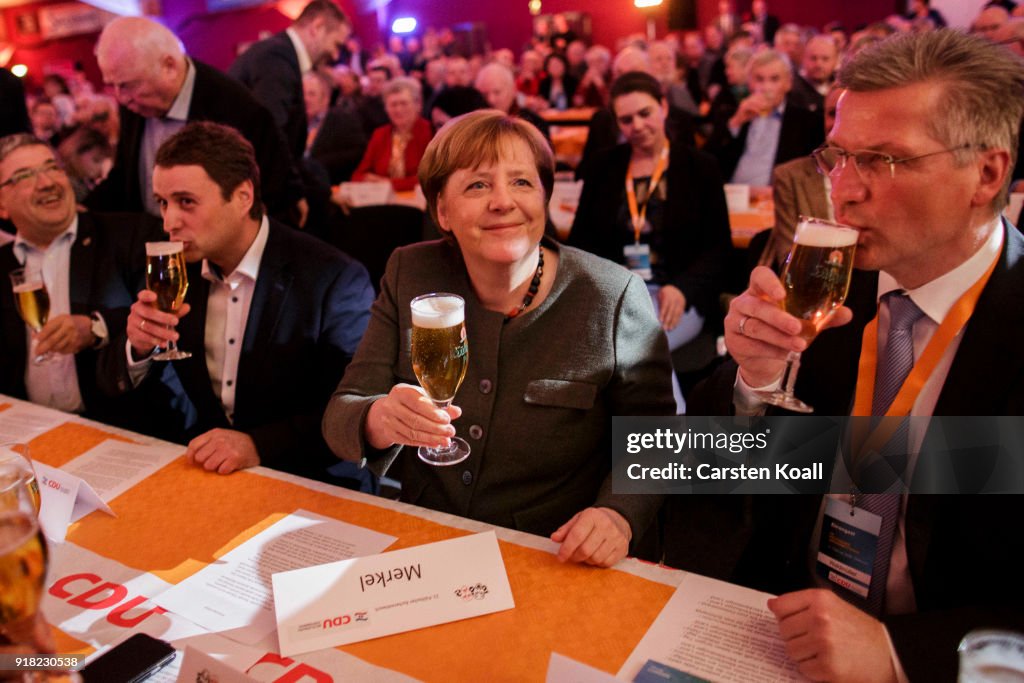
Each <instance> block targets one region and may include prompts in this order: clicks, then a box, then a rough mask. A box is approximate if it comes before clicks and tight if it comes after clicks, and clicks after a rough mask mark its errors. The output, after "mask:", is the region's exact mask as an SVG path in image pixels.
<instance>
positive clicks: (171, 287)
mask: <svg viewBox="0 0 1024 683" xmlns="http://www.w3.org/2000/svg"><path fill="white" fill-rule="evenodd" d="M146 289H149V290H150V291H152V292H153V293H154V294H156V307H157V308H158V309H160V310H161V311H163V312H164V313H173V312H175V311H176V310H178V309H179V308H180V307H181V304H182V302H183V301H184V300H185V292H187V291H188V273H186V272H185V252H184V248H183V245H182V243H181V242H146ZM191 357H192V354H191V353H189V352H188V351H179V350H178V345H177V344H176V343H175V342H174V341H173V340H172V341H169V342H167V350H166V351H160V352H159V353H157V354H156V355H154V356H153V360H181V359H183V358H191Z"/></svg>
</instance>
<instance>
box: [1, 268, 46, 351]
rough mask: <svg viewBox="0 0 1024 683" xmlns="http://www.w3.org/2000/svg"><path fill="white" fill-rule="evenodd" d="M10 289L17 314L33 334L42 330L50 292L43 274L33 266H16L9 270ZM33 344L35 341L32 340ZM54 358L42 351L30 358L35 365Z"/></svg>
mask: <svg viewBox="0 0 1024 683" xmlns="http://www.w3.org/2000/svg"><path fill="white" fill-rule="evenodd" d="M11 290H12V291H13V292H14V305H15V307H16V308H17V309H18V315H20V316H21V319H22V320H24V321H25V324H26V325H28V327H29V329H30V330H32V332H34V333H35V334H39V332H41V331H42V329H43V325H45V324H46V321H47V320H48V319H49V318H50V294H49V292H47V291H46V283H45V282H44V281H43V274H42V272H40V271H39V270H36V269H34V268H17V269H16V270H12V271H11ZM32 345H33V346H34V345H35V341H33V342H32ZM52 360H54V357H53V354H51V353H44V354H42V355H37V356H35V357H34V358H33V359H32V362H33V363H34V364H36V365H42V364H43V363H48V362H50V361H52Z"/></svg>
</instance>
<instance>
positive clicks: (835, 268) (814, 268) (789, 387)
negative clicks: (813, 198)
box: [757, 217, 857, 413]
mask: <svg viewBox="0 0 1024 683" xmlns="http://www.w3.org/2000/svg"><path fill="white" fill-rule="evenodd" d="M856 248H857V231H856V230H855V229H853V228H850V227H847V226H844V225H838V224H836V223H830V222H828V221H823V220H820V219H818V218H804V217H801V218H800V223H799V224H798V225H797V228H796V235H795V236H794V238H793V248H792V249H791V250H790V252H789V256H787V257H786V263H785V265H784V266H783V268H782V276H781V279H782V285H783V287H785V288H786V299H785V301H784V302H783V304H782V307H783V309H784V310H785V311H786V313H789V314H790V315H793V316H795V317H796V318H799V319H800V324H801V325H802V326H803V329H802V330H801V331H800V336H801V337H803V338H804V339H805V340H807V343H808V344H810V343H811V342H812V341H813V340H814V338H815V337H816V336H817V334H818V332H820V331H821V329H822V328H823V327H824V326H825V324H826V323H827V322H828V321H829V319H830V318H831V317H832V314H833V313H835V312H836V310H837V309H838V308H839V307H840V306H842V305H843V302H844V301H846V293H847V291H849V289H850V277H851V276H852V275H853V253H854V250H855V249H856ZM799 369H800V354H799V353H796V352H795V351H790V353H789V355H788V356H787V357H786V372H785V374H784V375H783V376H782V385H781V387H780V388H779V389H776V390H775V391H759V392H757V395H758V398H760V399H761V400H762V401H764V402H765V403H769V404H771V405H773V406H779V407H780V408H785V409H787V410H792V411H794V412H797V413H813V412H814V409H813V408H812V407H811V406H809V405H807V404H806V403H804V402H803V401H801V400H800V399H798V398H797V397H796V396H794V395H793V387H794V385H795V384H796V374H797V371H798V370H799Z"/></svg>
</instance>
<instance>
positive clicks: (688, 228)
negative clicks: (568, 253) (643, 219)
mask: <svg viewBox="0 0 1024 683" xmlns="http://www.w3.org/2000/svg"><path fill="white" fill-rule="evenodd" d="M671 149H672V152H671V158H670V159H669V166H668V171H667V180H668V197H667V202H666V205H665V213H664V219H663V225H664V230H665V245H666V248H665V249H664V250H663V252H664V253H662V257H663V258H664V259H665V261H666V263H665V264H664V266H665V270H666V271H667V277H668V279H667V281H666V282H663V283H659V284H672V285H675V286H676V287H678V288H679V289H680V290H682V292H683V294H685V295H686V300H687V304H688V305H691V306H696V307H697V308H698V309H699V310H700V312H701V313H702V314H703V315H705V316H708V315H709V314H712V313H714V312H715V311H716V310H717V301H718V294H719V292H721V291H722V290H723V289H724V287H725V283H726V276H727V267H728V264H729V259H730V256H731V253H732V238H731V236H730V232H729V213H728V210H727V209H726V205H725V194H724V192H723V191H722V178H721V176H720V175H719V174H718V164H717V163H715V160H714V158H712V157H711V156H710V155H707V154H704V153H703V152H698V151H696V150H693V149H690V148H689V147H686V146H684V145H672V148H671ZM630 156H631V148H630V146H629V145H628V144H622V145H618V146H616V147H613V148H612V149H611V150H608V151H607V152H605V153H603V154H601V155H600V156H598V157H597V158H596V159H595V163H594V166H593V167H592V169H591V172H590V174H589V175H588V176H587V177H586V179H585V180H584V182H583V193H582V194H581V195H580V203H579V207H578V208H577V210H576V218H575V220H574V221H573V226H572V232H570V233H569V240H568V243H569V244H570V245H571V246H574V247H579V248H580V249H584V250H586V251H589V252H591V253H594V254H597V255H598V256H602V257H604V258H606V259H608V260H610V261H615V262H616V263H623V262H624V260H623V255H622V247H623V245H625V244H628V243H631V242H632V241H633V235H632V233H630V232H629V231H628V230H627V229H626V226H624V225H622V224H621V223H620V221H619V220H618V218H619V215H620V213H621V209H622V207H623V206H624V202H625V179H626V172H627V170H628V169H629V160H630Z"/></svg>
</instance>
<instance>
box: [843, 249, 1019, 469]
mask: <svg viewBox="0 0 1024 683" xmlns="http://www.w3.org/2000/svg"><path fill="white" fill-rule="evenodd" d="M998 262H999V255H998V254H997V255H996V258H995V259H994V260H993V261H992V263H991V265H989V267H988V269H987V270H986V271H985V273H984V274H983V275H982V276H981V278H980V279H979V280H978V281H977V282H975V283H974V284H973V285H972V286H971V288H970V289H968V290H967V291H966V292H964V294H963V295H962V296H961V297H960V298H959V299H957V301H956V303H955V304H953V307H952V308H951V309H950V310H949V313H947V314H946V317H945V318H944V319H943V321H942V324H941V325H939V328H938V329H937V330H936V331H935V333H934V334H933V335H932V338H931V340H929V342H928V345H927V346H926V347H925V349H924V352H923V353H922V354H921V357H920V358H919V359H918V360H917V361H916V362H915V363H914V368H913V369H912V370H911V371H910V374H909V375H908V376H907V378H906V380H904V382H903V386H901V387H900V390H899V392H898V393H897V394H896V398H895V399H893V402H892V405H890V406H889V409H888V410H887V411H886V413H885V417H887V418H896V419H885V420H880V421H879V423H878V425H877V426H876V427H875V428H874V429H873V430H872V431H871V433H870V434H865V433H864V430H863V429H855V431H854V442H853V445H854V450H853V452H854V453H855V454H858V455H859V454H862V453H868V452H870V451H873V450H874V451H877V450H879V449H880V447H881V446H882V445H884V444H885V443H886V442H887V441H888V440H889V438H890V437H892V435H893V433H894V432H895V431H896V429H897V428H898V427H899V424H900V422H901V421H902V418H904V417H907V416H909V415H910V412H911V410H913V408H914V403H916V402H917V397H918V396H919V395H920V394H921V391H922V389H923V388H924V385H925V383H926V382H927V381H928V378H929V377H931V375H932V372H933V371H934V370H935V366H936V365H938V364H939V361H940V360H941V359H942V356H943V355H945V353H946V349H947V348H948V347H949V344H950V342H952V341H953V339H954V338H955V337H956V335H958V334H959V333H960V331H961V330H962V329H963V328H964V325H966V324H967V321H968V320H970V319H971V315H972V314H973V313H974V308H975V306H977V304H978V298H979V297H981V292H982V290H983V289H984V288H985V285H986V284H987V283H988V279H989V277H990V276H991V275H992V271H993V270H995V268H996V264H997V263H998ZM877 367H878V315H877V314H876V315H875V317H874V318H873V319H872V320H871V322H870V323H868V325H867V327H865V328H864V336H863V340H862V342H861V349H860V364H859V366H858V372H857V391H856V398H855V400H854V404H853V414H854V415H870V414H871V402H872V397H873V395H874V391H875V372H876V369H877Z"/></svg>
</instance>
